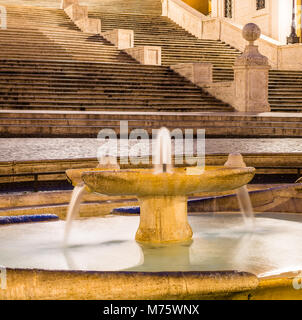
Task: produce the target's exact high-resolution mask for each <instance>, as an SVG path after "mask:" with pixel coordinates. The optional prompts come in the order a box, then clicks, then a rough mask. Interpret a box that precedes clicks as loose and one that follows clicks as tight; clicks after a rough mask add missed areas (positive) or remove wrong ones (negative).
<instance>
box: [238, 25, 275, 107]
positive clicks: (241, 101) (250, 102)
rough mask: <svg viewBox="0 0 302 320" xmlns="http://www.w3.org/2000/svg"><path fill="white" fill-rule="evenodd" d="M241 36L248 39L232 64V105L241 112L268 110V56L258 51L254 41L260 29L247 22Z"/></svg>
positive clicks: (259, 33)
mask: <svg viewBox="0 0 302 320" xmlns="http://www.w3.org/2000/svg"><path fill="white" fill-rule="evenodd" d="M242 34H243V37H244V39H245V40H247V41H249V44H248V45H247V46H246V48H245V51H244V53H243V54H242V55H241V56H240V57H238V58H237V59H236V61H235V64H234V67H233V69H234V103H233V106H234V108H235V109H236V110H237V111H241V112H269V111H270V105H269V103H268V81H269V69H270V65H269V63H268V58H267V57H265V56H263V55H262V54H260V53H259V51H258V46H256V45H254V41H256V40H257V39H259V38H260V35H261V30H260V28H259V27H258V26H257V25H256V24H254V23H249V24H247V25H245V26H244V28H243V32H242Z"/></svg>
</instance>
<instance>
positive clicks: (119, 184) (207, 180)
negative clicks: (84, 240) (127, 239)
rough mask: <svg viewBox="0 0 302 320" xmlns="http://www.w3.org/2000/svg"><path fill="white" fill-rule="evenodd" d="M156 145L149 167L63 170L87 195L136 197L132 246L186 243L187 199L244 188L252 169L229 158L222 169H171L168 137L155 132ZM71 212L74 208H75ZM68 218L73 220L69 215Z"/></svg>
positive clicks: (189, 231)
mask: <svg viewBox="0 0 302 320" xmlns="http://www.w3.org/2000/svg"><path fill="white" fill-rule="evenodd" d="M156 145H157V148H156V157H155V168H154V169H133V170H104V169H102V168H99V170H97V169H94V170H91V171H85V170H84V171H83V172H81V177H79V170H68V171H67V172H66V174H67V176H68V177H69V179H70V180H71V181H73V184H74V185H75V186H77V185H78V184H79V183H82V182H83V183H84V184H85V186H86V190H87V191H89V192H95V193H98V194H105V195H109V196H121V195H128V196H136V197H137V198H138V201H139V204H140V224H139V228H138V230H137V232H136V236H135V239H136V240H137V241H138V242H142V243H171V242H184V241H190V240H191V239H192V229H191V227H190V225H189V223H188V218H187V200H188V195H190V194H193V193H197V192H201V191H203V192H204V191H224V190H230V189H238V188H240V187H242V186H244V185H246V184H247V183H248V182H249V181H250V180H251V179H252V178H253V176H254V173H255V169H254V168H247V167H240V166H238V167H236V166H233V167H232V166H231V162H230V161H231V160H230V161H229V163H228V164H227V166H224V167H208V168H205V169H204V170H203V169H202V170H198V168H197V170H195V171H194V170H192V168H189V167H184V168H172V157H171V137H170V133H169V131H168V130H167V129H166V128H162V129H161V130H159V133H158V136H157V143H156ZM235 164H236V163H235ZM79 181H81V182H79ZM82 188H83V187H82ZM76 190H77V189H76ZM74 203H77V200H73V201H72V203H71V205H72V206H73V204H74ZM72 210H74V211H77V210H78V209H77V208H76V207H75V208H73V209H72ZM69 216H73V213H70V214H69ZM67 225H69V224H67Z"/></svg>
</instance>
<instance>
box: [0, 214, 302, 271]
mask: <svg viewBox="0 0 302 320" xmlns="http://www.w3.org/2000/svg"><path fill="white" fill-rule="evenodd" d="M288 217H290V215H289V216H287V218H288ZM294 218H296V216H293V219H292V220H294ZM189 223H190V225H191V226H192V229H193V233H194V237H193V239H192V241H188V242H186V243H180V244H172V245H171V244H169V245H164V244H160V245H152V244H139V243H137V242H136V241H135V240H134V236H135V232H136V230H137V228H138V225H139V217H138V216H116V215H110V216H107V217H105V218H89V219H81V220H76V221H74V224H73V229H72V232H71V234H70V240H69V247H67V248H64V247H63V246H62V236H63V233H64V222H63V221H57V222H47V223H39V224H34V223H33V224H22V225H8V226H4V227H1V233H0V241H1V244H2V249H1V252H0V261H1V263H2V264H3V265H5V266H7V267H8V268H25V269H44V270H83V271H84V270H85V271H141V272H163V271H218V270H230V271H231V270H238V271H246V272H250V273H253V274H255V275H257V276H260V277H261V276H263V275H266V276H269V275H273V274H278V273H281V272H283V271H284V270H286V271H296V270H301V269H302V255H300V254H299V252H302V223H300V222H297V221H284V220H280V219H274V218H263V217H258V218H256V221H255V226H254V229H253V231H250V230H249V229H247V227H246V225H245V224H244V221H243V218H242V217H241V216H240V215H239V214H228V215H227V214H217V215H205V214H202V215H194V216H189ZM125 226H127V228H125Z"/></svg>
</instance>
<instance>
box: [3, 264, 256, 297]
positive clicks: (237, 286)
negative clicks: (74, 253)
mask: <svg viewBox="0 0 302 320" xmlns="http://www.w3.org/2000/svg"><path fill="white" fill-rule="evenodd" d="M33 284H34V285H33ZM258 284H259V280H258V278H257V277H256V276H255V275H253V274H251V273H247V272H236V271H221V272H220V271H215V272H91V271H90V272H85V271H47V270H36V269H34V270H29V269H7V289H6V290H0V299H1V300H5V299H7V300H8V299H9V300H11V299H27V300H28V299H44V300H45V299H52V300H58V299H81V300H82V299H85V300H87V299H96V300H106V299H107V300H113V299H115V300H121V299H122V300H123V299H128V300H137V299H138V300H140V299H142V300H145V299H155V300H156V299H163V300H164V299H180V300H183V299H201V298H207V299H209V298H211V297H212V298H214V297H216V296H226V297H228V296H229V295H230V294H231V293H237V294H238V293H239V292H244V291H247V290H252V289H256V288H257V287H258Z"/></svg>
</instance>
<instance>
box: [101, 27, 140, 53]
mask: <svg viewBox="0 0 302 320" xmlns="http://www.w3.org/2000/svg"><path fill="white" fill-rule="evenodd" d="M102 36H103V37H104V38H105V39H106V40H108V41H109V42H111V43H112V44H114V45H115V46H116V47H117V48H118V49H119V50H124V49H129V48H133V47H134V32H133V30H128V29H114V30H110V31H107V32H104V33H102Z"/></svg>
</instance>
